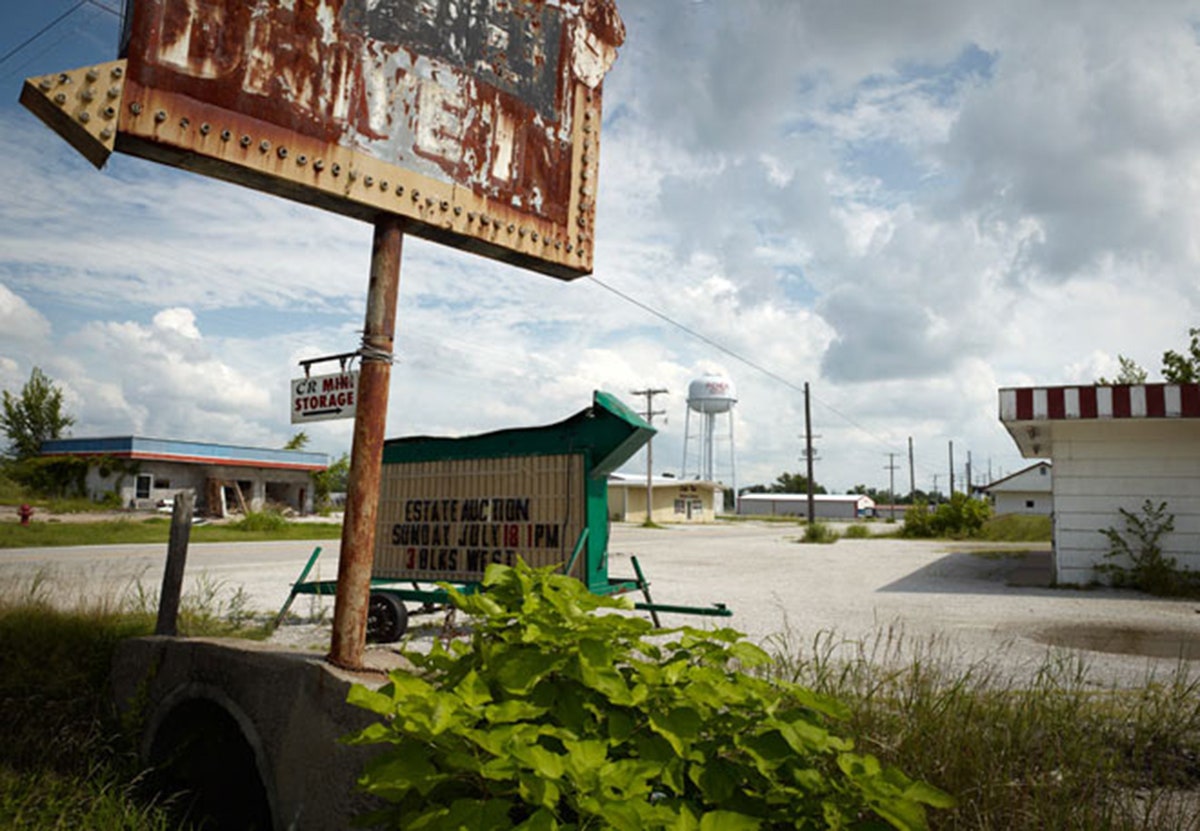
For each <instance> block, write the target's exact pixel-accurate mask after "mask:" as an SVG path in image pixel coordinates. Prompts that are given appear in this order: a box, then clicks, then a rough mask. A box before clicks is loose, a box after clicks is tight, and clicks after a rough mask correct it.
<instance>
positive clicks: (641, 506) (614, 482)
mask: <svg viewBox="0 0 1200 831" xmlns="http://www.w3.org/2000/svg"><path fill="white" fill-rule="evenodd" d="M650 484H651V490H652V491H653V492H654V493H653V499H654V508H653V512H652V513H653V516H652V517H651V518H652V520H653V521H654V522H660V523H668V522H712V521H713V520H715V519H716V517H717V514H718V513H720V512H721V511H722V510H723V505H724V490H723V488H722V486H721V485H720V484H719V483H717V482H701V481H699V480H695V479H675V478H672V477H669V476H655V477H654V478H653V479H652V480H651V482H650ZM608 518H609V519H611V520H613V521H614V522H645V521H646V477H645V475H638V474H626V473H613V474H610V475H609V477H608Z"/></svg>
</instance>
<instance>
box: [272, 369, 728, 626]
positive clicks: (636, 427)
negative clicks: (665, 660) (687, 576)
mask: <svg viewBox="0 0 1200 831" xmlns="http://www.w3.org/2000/svg"><path fill="white" fill-rule="evenodd" d="M653 434H654V428H653V427H651V426H650V425H649V424H648V423H646V421H645V420H644V419H642V418H641V417H640V416H639V415H638V414H637V413H635V412H634V411H633V410H631V409H630V408H629V407H627V406H625V405H624V404H623V403H621V401H619V400H618V399H617V398H616V397H614V396H612V395H610V394H608V393H605V392H596V393H595V394H594V395H593V400H592V405H591V406H590V407H587V408H586V409H584V410H581V411H579V412H578V413H576V414H575V415H573V416H571V417H570V418H568V419H566V420H564V421H560V422H558V423H556V424H550V425H546V426H542V427H526V428H517V429H509V430H499V431H496V432H492V433H484V434H480V435H475V436H465V437H461V438H436V437H427V436H420V437H411V438H402V439H393V440H390V441H387V442H385V443H384V450H383V473H382V481H381V485H380V498H379V508H378V517H377V525H376V530H375V559H374V565H373V567H372V576H371V596H370V604H369V611H368V620H367V638H368V640H370V641H373V642H390V641H395V640H399V639H400V637H401V636H402V635H403V634H404V632H405V630H406V629H407V625H408V618H409V615H410V614H416V613H421V612H432V611H435V610H437V609H439V608H442V607H443V606H444V605H445V604H446V601H447V593H446V590H445V589H444V588H442V586H441V585H439V584H450V585H453V586H456V587H458V588H460V589H463V590H466V591H474V590H476V589H477V588H478V586H479V583H480V580H482V578H483V572H484V570H485V569H486V568H487V566H489V565H491V564H492V563H503V564H507V565H513V564H515V563H516V561H517V558H518V557H520V558H522V559H524V560H525V561H526V562H527V563H529V564H530V565H533V566H535V567H540V566H555V567H557V568H560V569H561V570H562V571H563V573H565V574H568V575H571V576H572V577H575V578H577V579H579V580H581V581H583V582H584V584H585V585H587V587H588V589H589V591H591V592H593V593H594V594H600V595H613V594H621V593H625V592H631V591H637V592H640V593H641V594H642V596H643V600H642V601H640V602H638V603H637V604H636V606H637V608H639V609H643V610H645V611H648V612H649V613H650V614H651V615H652V616H653V617H654V620H655V622H656V623H657V621H658V613H659V612H673V613H679V614H694V615H710V616H718V617H727V616H729V615H730V614H731V612H730V610H729V609H727V608H726V607H725V606H724V605H723V604H720V603H714V604H712V605H710V606H672V605H662V604H656V603H654V602H653V600H652V598H651V595H650V586H649V583H648V581H647V580H646V579H645V575H644V574H643V572H642V569H641V566H640V564H639V563H638V561H637V558H636V557H634V558H632V563H631V565H632V567H633V571H634V573H633V574H632V575H629V576H627V577H612V576H610V575H609V573H608V566H609V559H608V543H609V520H608V475H609V474H610V473H612V472H613V471H614V470H616V469H617V468H618V467H620V466H621V465H622V464H624V463H625V462H626V461H627V460H628V459H629V458H630V457H631V456H633V454H634V453H636V452H637V451H638V450H639V449H641V447H642V446H643V445H644V444H645V443H646V442H647V441H648V440H649V439H650V437H651V436H652V435H653ZM319 553H320V549H317V551H314V552H313V556H312V557H311V558H310V559H309V562H308V564H307V565H306V567H305V569H304V571H303V572H302V573H301V575H300V578H299V580H298V581H297V582H296V583H295V584H294V585H293V587H292V591H291V594H290V595H289V598H288V602H287V604H285V606H284V608H283V609H282V610H281V611H280V615H279V617H280V618H282V616H283V615H284V614H285V613H286V611H287V609H288V607H289V606H290V605H291V602H292V600H294V598H295V597H296V596H297V595H299V594H318V595H333V594H335V593H336V581H332V580H325V581H308V580H307V576H308V573H309V572H310V571H311V569H312V567H313V565H314V563H315V562H316V559H317V557H318V556H319Z"/></svg>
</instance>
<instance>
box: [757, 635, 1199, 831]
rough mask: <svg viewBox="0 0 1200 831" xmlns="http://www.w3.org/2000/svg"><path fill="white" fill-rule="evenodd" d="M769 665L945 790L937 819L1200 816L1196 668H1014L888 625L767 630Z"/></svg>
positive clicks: (1047, 823)
mask: <svg viewBox="0 0 1200 831" xmlns="http://www.w3.org/2000/svg"><path fill="white" fill-rule="evenodd" d="M771 647H772V649H773V651H774V652H775V655H776V657H777V661H776V663H775V664H774V666H773V667H772V670H771V671H772V672H773V673H775V674H776V675H778V676H781V677H785V678H788V679H790V680H794V681H798V682H800V683H803V684H805V685H808V686H810V687H812V688H814V689H816V690H817V691H819V692H822V693H827V694H830V695H834V696H837V697H838V698H840V699H842V700H843V701H845V702H847V703H848V704H850V706H851V708H852V711H853V715H852V717H851V722H850V725H849V730H848V733H849V734H850V735H854V736H858V737H859V743H860V744H861V745H865V746H866V748H865V749H867V750H869V751H870V752H873V753H875V754H876V755H878V756H880V757H881V758H882V759H885V760H887V761H891V762H898V763H902V764H903V766H904V769H905V770H906V771H907V772H909V773H910V774H911V775H913V776H914V777H916V778H919V779H923V780H925V781H928V782H931V783H933V784H935V785H937V786H939V787H941V788H943V789H944V790H946V791H948V792H950V793H951V794H954V795H955V796H956V797H957V798H958V806H957V807H956V808H954V809H953V810H951V811H946V812H938V814H937V815H936V816H934V817H933V818H932V819H933V826H934V827H935V828H938V829H989V830H990V829H996V831H999V829H1015V828H1038V829H1041V828H1047V829H1050V828H1053V829H1081V831H1082V829H1089V831H1091V829H1149V828H1162V829H1180V830H1181V831H1187V830H1188V829H1200V679H1198V678H1196V677H1194V676H1193V674H1192V673H1190V672H1189V671H1188V669H1187V667H1186V665H1184V664H1181V665H1180V667H1179V669H1178V671H1177V672H1176V673H1175V674H1174V675H1173V676H1171V677H1169V678H1165V679H1158V680H1156V679H1147V683H1146V684H1145V685H1144V686H1143V687H1140V688H1137V689H1120V688H1116V687H1103V686H1099V685H1097V684H1096V683H1095V681H1094V679H1092V678H1091V677H1090V675H1089V672H1088V668H1087V665H1086V663H1085V662H1083V661H1082V660H1081V659H1080V658H1078V657H1074V656H1069V655H1067V654H1066V653H1057V654H1056V653H1047V655H1046V657H1045V660H1044V661H1043V663H1042V664H1041V665H1040V666H1037V667H1034V668H1033V669H1032V671H1031V673H1029V674H1028V675H1026V676H1024V677H1021V678H1014V677H1012V676H1011V675H1009V674H1006V673H1005V672H1002V671H1001V670H1000V669H998V668H997V666H996V665H995V664H988V663H984V662H974V663H970V664H968V665H966V666H965V667H964V666H963V665H962V664H961V663H960V662H958V661H955V660H952V656H951V654H950V651H949V649H948V647H946V646H945V644H939V643H938V642H936V641H927V642H924V643H919V644H913V643H909V642H906V640H905V638H904V636H903V634H902V633H900V632H897V631H896V630H895V629H887V630H881V631H880V632H879V633H877V634H876V635H875V636H874V637H873V638H872V639H869V640H868V641H865V642H853V641H844V640H841V639H839V638H837V637H836V636H834V635H832V634H830V633H827V632H826V633H821V634H819V635H818V636H817V637H816V638H814V640H813V641H812V643H811V644H798V643H796V639H795V637H794V635H792V636H781V637H779V638H777V639H775V640H774V641H773V642H772V643H771Z"/></svg>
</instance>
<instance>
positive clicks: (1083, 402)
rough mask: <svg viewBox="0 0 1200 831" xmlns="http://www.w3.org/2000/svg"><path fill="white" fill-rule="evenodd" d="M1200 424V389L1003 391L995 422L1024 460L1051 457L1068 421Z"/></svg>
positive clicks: (1171, 386) (1197, 386) (1137, 386)
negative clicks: (1194, 421) (1191, 421)
mask: <svg viewBox="0 0 1200 831" xmlns="http://www.w3.org/2000/svg"><path fill="white" fill-rule="evenodd" d="M1191 418H1196V419H1200V384H1116V385H1112V386H1096V385H1091V386H1086V387H1008V388H1005V389H1001V390H1000V422H1001V423H1002V424H1003V425H1004V427H1005V429H1006V430H1008V433H1009V435H1011V436H1012V437H1013V441H1015V442H1016V443H1017V447H1018V448H1020V450H1021V455H1022V456H1024V457H1025V458H1027V459H1039V458H1040V459H1047V458H1051V457H1053V455H1054V441H1055V438H1056V436H1057V435H1058V434H1060V433H1061V432H1062V429H1056V428H1055V426H1054V425H1056V424H1058V425H1060V427H1061V428H1066V425H1067V424H1068V423H1069V422H1080V421H1088V420H1101V419H1103V420H1112V419H1129V420H1134V419H1176V420H1182V419H1191Z"/></svg>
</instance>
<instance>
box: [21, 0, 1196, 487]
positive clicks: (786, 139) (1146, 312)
mask: <svg viewBox="0 0 1200 831" xmlns="http://www.w3.org/2000/svg"><path fill="white" fill-rule="evenodd" d="M619 5H620V9H621V13H622V15H623V17H624V18H625V21H626V25H627V29H628V32H629V38H628V42H627V45H626V46H625V47H624V48H623V49H622V52H621V55H620V57H619V59H618V61H617V64H616V66H615V68H614V70H613V72H612V73H611V74H610V75H609V77H608V79H607V80H606V84H605V95H604V100H605V108H606V110H605V124H604V136H603V152H602V154H601V155H602V159H601V175H600V194H599V204H598V227H597V254H596V276H597V278H598V279H599V280H600V281H603V283H604V284H605V285H608V286H610V287H612V288H613V289H615V290H617V291H620V292H622V293H624V294H626V295H628V296H630V297H632V298H634V299H635V300H636V301H638V302H639V303H641V304H644V305H646V306H649V307H651V309H653V310H654V311H657V312H659V313H661V314H663V315H666V316H667V317H669V318H671V319H672V320H673V321H676V322H678V323H679V324H681V325H683V326H685V327H687V328H688V329H691V330H693V331H694V332H696V333H699V334H700V335H702V336H703V337H702V338H696V337H693V336H692V335H690V334H688V333H686V332H684V331H682V330H681V329H679V328H678V327H676V326H673V325H671V324H670V323H668V322H666V321H664V320H662V319H661V318H660V317H658V316H656V315H655V314H654V312H653V311H648V310H647V309H645V308H641V307H639V306H638V305H634V304H630V303H629V302H627V301H626V300H623V299H622V298H621V297H619V296H617V295H616V294H614V293H612V292H610V291H606V290H605V289H604V288H602V287H601V286H600V285H597V284H596V283H595V282H592V281H589V280H581V281H577V282H575V283H572V284H564V283H560V282H558V281H555V280H551V279H548V278H544V277H540V276H535V275H530V274H525V273H522V272H519V271H517V270H515V269H512V268H509V267H507V266H503V265H498V264H495V263H490V262H486V261H483V260H481V259H479V258H477V257H473V256H469V255H465V254H460V253H457V252H454V251H451V250H448V249H446V248H444V247H441V246H438V245H435V244H431V243H427V242H424V241H421V240H416V239H409V240H406V243H405V255H404V262H403V267H402V274H401V289H400V310H399V315H398V321H397V357H398V361H397V364H396V365H395V367H394V368H393V374H392V378H393V384H392V391H391V403H390V407H389V424H388V433H389V435H397V434H402V433H414V432H415V433H435V434H461V433H464V432H474V431H479V430H486V429H495V428H499V427H506V426H514V425H523V424H534V423H544V422H547V421H552V420H557V419H559V418H562V417H565V416H566V415H569V414H570V413H572V412H575V411H576V410H578V409H580V408H582V407H583V406H586V404H587V403H588V398H589V396H590V394H591V390H592V389H594V388H597V387H599V388H607V389H609V390H611V391H613V392H616V393H618V394H620V395H624V396H626V397H628V396H627V393H628V390H630V389H635V388H641V387H645V386H648V385H650V386H665V387H668V388H669V389H670V390H671V395H670V396H668V397H667V398H665V399H663V400H664V401H665V402H666V403H665V404H664V405H663V406H666V407H667V408H668V409H669V421H667V422H665V423H663V424H662V427H663V430H662V432H661V434H660V436H659V438H658V439H656V458H660V459H662V460H663V463H662V467H663V469H676V468H678V466H679V459H680V457H681V454H682V439H683V429H684V399H685V397H686V387H687V383H688V382H689V381H690V380H691V379H692V378H694V377H696V376H698V375H699V374H701V373H703V372H704V371H705V370H707V369H711V368H716V369H719V370H721V371H724V372H727V373H728V374H729V375H730V377H732V378H733V380H734V382H735V383H736V385H737V387H738V391H739V403H738V405H737V408H736V410H735V418H736V428H737V429H736V433H737V441H738V445H739V450H740V454H739V480H740V481H741V482H742V483H743V484H750V483H752V482H756V481H760V482H769V481H771V480H773V479H774V478H775V476H776V475H778V473H779V472H780V471H782V470H791V469H799V467H800V466H801V464H802V462H801V461H800V447H801V438H800V435H801V433H802V432H803V401H802V399H801V396H800V394H799V393H798V391H797V390H798V388H799V387H800V386H801V385H802V384H803V382H805V381H810V382H812V385H813V393H814V396H815V398H816V401H815V403H814V418H815V419H816V420H817V425H818V428H817V429H818V432H820V433H821V434H822V438H821V439H820V440H819V442H818V446H819V451H820V453H821V456H822V459H821V461H820V462H819V463H818V478H819V479H820V480H821V481H823V482H826V483H828V484H830V485H832V486H834V487H840V488H845V487H849V486H851V485H853V484H857V483H864V484H867V485H871V486H876V487H878V486H881V485H883V484H886V477H887V474H886V471H885V470H884V465H885V464H887V462H888V458H889V457H888V455H887V454H889V453H902V454H903V453H904V452H905V451H906V444H907V438H908V436H913V438H914V441H915V443H916V445H917V448H918V460H917V468H918V480H919V482H918V483H919V484H921V485H922V486H928V485H930V484H931V477H932V475H933V474H934V473H940V475H941V479H940V484H941V486H942V487H945V485H946V479H947V476H946V473H947V471H946V470H945V467H946V461H945V456H946V449H947V443H948V442H949V441H951V440H953V441H955V444H956V448H958V450H957V451H956V453H957V458H958V462H959V467H960V471H959V475H961V463H962V461H963V460H965V457H966V452H967V451H968V450H972V451H973V453H974V455H975V457H976V459H977V460H979V459H983V460H986V459H989V458H991V459H993V460H994V461H995V464H996V466H997V467H1000V466H1001V465H1003V466H1005V467H1007V468H1008V469H1010V470H1012V469H1016V467H1017V466H1019V460H1015V459H1014V458H1013V457H1014V456H1015V449H1014V447H1013V445H1012V442H1011V439H1009V438H1008V437H1007V436H1006V435H1005V433H1004V431H1003V430H1002V429H1001V428H1000V426H999V424H998V421H997V419H996V388H997V387H998V386H1000V385H1012V384H1036V383H1054V382H1063V383H1067V382H1076V381H1086V380H1090V378H1091V377H1093V376H1095V375H1096V374H1111V373H1112V372H1113V371H1114V367H1115V360H1116V355H1117V354H1125V355H1129V356H1130V357H1133V358H1135V359H1136V360H1138V361H1140V362H1141V363H1142V364H1143V365H1145V366H1147V367H1148V368H1150V369H1151V370H1154V369H1157V365H1158V360H1159V357H1160V356H1161V354H1162V352H1163V351H1164V350H1165V349H1168V348H1178V347H1180V346H1181V345H1182V344H1183V343H1184V341H1185V339H1186V332H1187V328H1188V326H1189V325H1196V324H1197V322H1198V320H1197V318H1198V315H1197V312H1198V310H1200V283H1198V282H1197V281H1196V279H1195V274H1196V272H1197V266H1198V265H1200V237H1198V236H1197V235H1196V234H1195V233H1194V229H1195V228H1196V227H1197V225H1198V224H1200V98H1198V97H1197V95H1196V90H1197V89H1200V46H1198V45H1197V35H1196V29H1195V26H1194V24H1195V20H1196V15H1195V11H1194V8H1193V4H1191V3H1188V2H1182V1H1177V0H1159V1H1158V2H1155V3H1151V4H1140V5H1138V4H1129V3H1128V2H1126V0H1096V1H1095V2H1089V3H1086V4H1085V3H1080V2H1063V3H1052V4H1051V3H1045V2H1039V0H1016V1H1015V2H1012V3H994V2H983V0H970V1H969V2H962V0H899V1H898V2H892V3H882V4H881V3H878V2H875V0H843V2H836V3H832V2H831V3H797V2H794V0H739V2H736V3H730V2H711V1H710V2H704V3H694V2H690V1H689V0H621V2H620V4H619ZM99 57H104V56H97V58H99ZM88 59H91V58H88ZM84 63H86V60H80V61H77V62H75V63H74V64H71V65H82V64H84ZM5 107H7V108H5ZM0 174H2V175H3V177H4V181H5V182H6V184H7V185H9V187H7V188H6V189H5V191H4V192H3V193H2V194H0V281H2V282H0V380H2V381H5V382H8V381H9V380H10V379H11V380H12V381H13V382H23V380H24V378H25V377H26V376H27V374H28V370H29V367H30V366H31V365H34V363H35V361H41V363H42V364H43V365H44V368H46V369H47V371H48V372H50V373H51V374H52V377H55V378H56V379H61V380H62V383H63V384H64V387H65V389H66V391H67V392H68V394H69V401H70V403H71V405H72V407H77V408H78V410H77V415H78V416H79V418H80V424H79V426H78V427H77V428H76V432H77V433H84V432H97V431H99V432H129V431H131V430H133V431H137V432H152V433H157V434H160V435H166V436H170V437H178V438H210V439H216V440H230V441H239V442H246V443H264V444H268V445H278V444H282V442H283V440H284V439H286V437H287V435H289V434H290V433H291V432H292V428H291V425H290V424H288V422H287V414H286V413H287V406H286V395H287V380H288V379H289V378H290V377H292V376H294V375H297V374H299V372H300V370H299V368H298V367H297V366H296V361H297V360H299V359H300V358H304V357H312V356H315V355H321V354H333V353H339V352H346V351H351V350H353V349H354V348H356V347H357V345H358V343H357V341H358V337H359V336H358V333H357V330H359V329H360V328H361V326H362V316H363V305H364V297H365V290H366V282H367V270H368V261H369V254H370V236H371V234H370V227H369V226H368V225H367V224H364V223H359V222H354V221H350V220H346V219H343V218H340V217H336V216H331V215H328V214H324V213H322V212H319V211H316V210H313V209H309V208H305V207H301V206H297V205H294V204H291V203H288V202H285V201H283V200H277V199H271V198H268V197H265V196H262V195H259V194H256V193H253V192H250V191H248V190H244V189H239V188H236V187H234V186H232V185H228V184H224V183H219V182H213V181H209V180H205V179H203V178H200V177H198V176H193V175H190V174H184V173H179V172H172V171H167V170H165V169H163V168H161V167H158V166H155V165H151V164H148V163H145V162H142V161H139V160H136V159H131V158H128V157H121V156H117V157H114V158H113V160H112V161H111V162H110V165H109V167H108V169H107V170H106V171H105V172H104V173H96V172H95V171H93V170H91V169H90V168H89V167H88V165H87V164H86V162H83V161H82V160H80V159H79V158H77V157H76V156H75V155H74V154H73V151H70V150H69V149H67V148H66V147H65V146H64V145H62V143H61V142H59V141H58V140H57V139H54V138H53V137H52V136H51V135H50V134H49V133H48V132H47V131H46V130H45V129H44V128H43V127H41V126H40V125H38V124H36V123H34V122H33V120H32V119H31V118H29V117H28V116H26V115H24V114H17V113H15V111H14V110H12V109H11V104H10V105H4V106H0ZM705 339H707V340H705ZM713 342H716V343H718V344H720V345H722V346H724V347H727V348H728V350H730V351H731V352H732V353H734V355H731V354H729V353H728V352H725V351H722V350H721V349H720V348H718V347H717V346H714V343H713ZM736 356H744V357H745V358H747V359H748V360H750V361H751V362H752V363H754V364H756V365H757V366H760V367H763V368H766V369H768V370H769V371H770V372H771V373H773V375H774V376H775V377H771V376H769V375H766V374H763V373H761V372H759V371H758V370H757V369H754V368H751V367H749V366H747V365H746V364H745V363H742V362H741V361H739V360H738V358H737V357H736ZM780 378H782V379H784V382H781V381H780V380H779V379H780ZM309 432H310V434H311V435H312V436H313V439H314V444H315V445H316V446H317V447H318V449H323V450H329V451H331V452H340V451H341V450H343V449H346V448H348V447H349V425H348V424H346V423H339V422H329V423H323V424H319V425H312V426H311V427H310V428H309ZM899 478H904V479H905V480H906V476H905V477H899Z"/></svg>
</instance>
